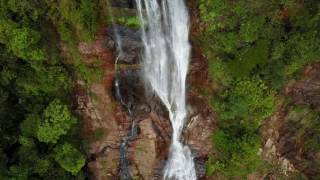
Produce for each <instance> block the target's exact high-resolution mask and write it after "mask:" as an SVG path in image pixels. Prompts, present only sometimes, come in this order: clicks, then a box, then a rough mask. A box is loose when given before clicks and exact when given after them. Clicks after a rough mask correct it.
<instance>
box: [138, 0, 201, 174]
mask: <svg viewBox="0 0 320 180" xmlns="http://www.w3.org/2000/svg"><path fill="white" fill-rule="evenodd" d="M136 3H137V9H138V14H139V17H140V21H141V25H142V28H141V29H142V41H143V44H144V54H143V74H144V78H145V81H146V85H147V86H148V87H149V86H150V87H151V88H152V89H153V91H154V92H155V93H156V94H157V95H158V96H159V97H160V99H161V100H162V102H163V104H164V105H165V106H166V108H167V109H168V111H169V117H170V121H171V124H172V128H173V134H172V143H171V147H170V155H169V159H168V161H167V164H166V166H165V169H164V179H178V180H195V179H196V172H195V168H194V162H193V157H192V155H191V152H190V149H189V148H188V147H187V146H185V145H183V144H182V143H181V142H180V140H181V133H182V130H183V127H184V123H185V119H186V116H187V110H186V76H187V71H188V64H189V58H190V57H189V56H190V44H189V39H188V36H189V15H188V11H187V8H186V5H185V3H184V0H162V1H158V0H136Z"/></svg>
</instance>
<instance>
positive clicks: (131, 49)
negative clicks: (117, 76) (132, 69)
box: [107, 25, 143, 64]
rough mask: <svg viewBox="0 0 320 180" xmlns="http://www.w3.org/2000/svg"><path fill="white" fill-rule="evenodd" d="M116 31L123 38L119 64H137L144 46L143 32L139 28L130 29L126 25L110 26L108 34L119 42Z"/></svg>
mask: <svg viewBox="0 0 320 180" xmlns="http://www.w3.org/2000/svg"><path fill="white" fill-rule="evenodd" d="M115 32H118V35H119V37H120V40H121V48H122V50H123V54H122V56H119V60H118V63H119V64H137V63H139V62H140V54H141V51H142V48H143V45H142V42H141V39H140V37H141V32H140V30H138V29H130V28H128V27H126V26H120V25H113V26H110V27H109V28H108V31H107V34H108V36H109V37H110V38H111V39H112V40H113V41H114V42H115V43H116V45H118V44H117V39H116V35H115Z"/></svg>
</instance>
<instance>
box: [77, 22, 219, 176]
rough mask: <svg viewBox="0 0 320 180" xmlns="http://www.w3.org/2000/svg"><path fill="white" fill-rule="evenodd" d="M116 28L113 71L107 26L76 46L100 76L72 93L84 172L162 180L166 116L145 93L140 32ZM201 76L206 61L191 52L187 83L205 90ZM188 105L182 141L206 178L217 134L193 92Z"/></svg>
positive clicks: (167, 140)
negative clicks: (86, 158)
mask: <svg viewBox="0 0 320 180" xmlns="http://www.w3.org/2000/svg"><path fill="white" fill-rule="evenodd" d="M117 29H118V30H119V35H120V36H121V39H122V40H123V41H122V43H123V51H124V54H123V56H122V57H120V59H119V61H118V70H117V71H116V70H115V69H114V67H115V66H114V65H115V64H114V63H115V59H116V56H117V55H116V54H115V49H116V48H115V42H114V39H115V37H114V35H113V30H112V27H109V28H103V29H102V30H101V31H100V33H99V34H98V36H97V39H96V41H95V42H93V43H80V44H79V47H78V49H79V51H80V53H81V55H82V57H83V59H84V61H85V63H86V64H87V65H88V66H90V65H92V63H94V61H93V59H97V58H98V59H99V60H100V61H101V63H100V64H101V69H103V71H104V78H103V80H102V81H100V82H93V83H91V84H89V85H88V84H84V82H82V81H81V80H80V79H78V80H77V86H76V91H75V101H76V104H77V112H78V114H79V116H80V117H81V118H82V127H83V136H84V139H86V141H87V145H88V147H87V153H88V154H89V157H90V159H89V163H88V169H89V171H90V173H91V178H92V179H100V180H104V179H125V178H128V177H131V178H133V179H134V178H136V179H146V180H149V179H161V175H162V168H163V165H164V163H165V161H166V159H167V156H168V148H169V147H170V142H171V131H172V130H171V125H170V121H169V120H168V113H167V111H166V109H165V108H164V106H163V105H162V104H161V102H160V100H159V99H158V98H157V97H156V96H155V95H154V94H153V92H151V91H150V90H148V89H145V88H144V85H143V79H142V77H141V75H140V67H139V66H140V64H139V63H140V61H141V59H140V53H141V48H142V44H141V41H140V39H139V37H140V35H139V33H140V32H139V31H138V30H135V29H128V28H126V27H123V26H117ZM206 71H207V62H206V60H205V59H204V58H203V56H202V55H201V51H200V50H199V49H197V48H193V56H192V62H191V67H190V73H189V76H188V82H189V83H191V84H195V83H198V86H199V85H205V84H206V81H207V73H206ZM116 78H117V80H118V83H119V84H118V87H117V86H115V80H116ZM117 88H118V89H117ZM188 102H189V111H190V113H189V114H190V117H189V118H188V120H189V123H188V124H187V125H186V127H185V130H184V142H185V143H186V144H188V145H189V146H190V147H191V149H192V151H193V155H194V157H195V162H196V167H197V174H198V176H199V178H205V162H206V160H207V158H208V155H209V154H210V153H211V150H212V144H211V140H210V139H211V134H212V132H213V131H214V130H215V129H216V125H215V119H214V114H213V112H212V111H211V110H210V108H209V106H208V105H207V104H206V101H205V100H204V99H203V98H202V97H201V96H200V95H198V94H196V93H195V92H191V91H189V95H188Z"/></svg>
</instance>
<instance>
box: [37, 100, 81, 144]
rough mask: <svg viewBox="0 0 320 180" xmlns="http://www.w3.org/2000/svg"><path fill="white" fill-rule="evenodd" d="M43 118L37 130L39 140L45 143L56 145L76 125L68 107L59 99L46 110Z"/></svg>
mask: <svg viewBox="0 0 320 180" xmlns="http://www.w3.org/2000/svg"><path fill="white" fill-rule="evenodd" d="M42 118H43V119H42V121H40V122H39V126H38V128H37V138H38V139H39V141H41V142H45V143H56V142H57V141H58V140H59V138H60V137H61V136H62V135H65V134H67V132H68V130H69V129H70V128H71V126H72V125H73V124H75V123H76V119H75V118H74V117H73V116H72V114H71V112H70V110H69V108H68V106H66V105H64V104H62V103H61V101H60V100H57V99H56V100H54V101H52V102H51V103H50V104H49V106H48V107H47V108H46V109H45V110H44V112H43V114H42Z"/></svg>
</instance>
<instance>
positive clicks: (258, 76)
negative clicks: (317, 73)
mask: <svg viewBox="0 0 320 180" xmlns="http://www.w3.org/2000/svg"><path fill="white" fill-rule="evenodd" d="M198 5H199V9H200V15H201V19H202V21H203V23H204V27H203V28H202V34H201V36H200V37H199V38H198V39H196V41H197V42H196V43H197V44H199V46H201V47H202V48H203V49H204V51H205V54H206V56H207V58H208V59H209V74H210V77H211V78H212V79H213V83H214V85H213V86H215V87H217V88H215V89H216V90H215V91H216V92H215V93H214V96H213V97H212V96H211V101H212V103H211V104H212V106H213V108H214V109H215V110H216V111H217V113H218V116H219V119H220V120H219V127H220V130H219V131H218V132H217V133H215V134H214V136H213V142H214V144H215V146H216V147H217V149H218V154H216V155H214V156H213V157H211V158H210V160H209V163H208V173H209V174H213V173H217V172H219V173H221V174H223V175H225V176H227V177H245V176H246V175H247V174H249V173H252V172H256V171H263V170H264V169H266V168H268V167H267V165H266V163H265V162H263V161H262V160H261V158H260V157H259V156H258V152H259V148H260V146H261V145H260V133H259V127H260V126H261V123H262V121H263V120H264V119H265V118H267V117H269V116H270V115H272V114H273V112H274V111H275V110H276V107H277V104H278V103H279V101H280V100H281V99H282V97H279V92H280V90H281V88H282V87H283V86H284V85H285V84H286V83H287V82H288V80H290V79H294V78H298V77H299V76H300V74H301V70H302V69H303V67H304V66H305V65H307V64H310V63H312V62H315V61H317V60H318V61H319V59H320V43H319V42H320V31H319V29H320V3H319V1H317V0H308V1H298V0H281V1H279V0H270V1H269V0H254V1H253V0H242V1H232V0H215V1H207V0H199V1H198ZM203 93H204V94H207V95H209V96H210V95H211V94H212V93H211V91H210V89H209V90H207V91H205V92H203ZM312 143H313V144H314V147H316V146H317V145H316V144H320V142H318V141H314V142H312ZM317 147H319V146H317Z"/></svg>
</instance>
